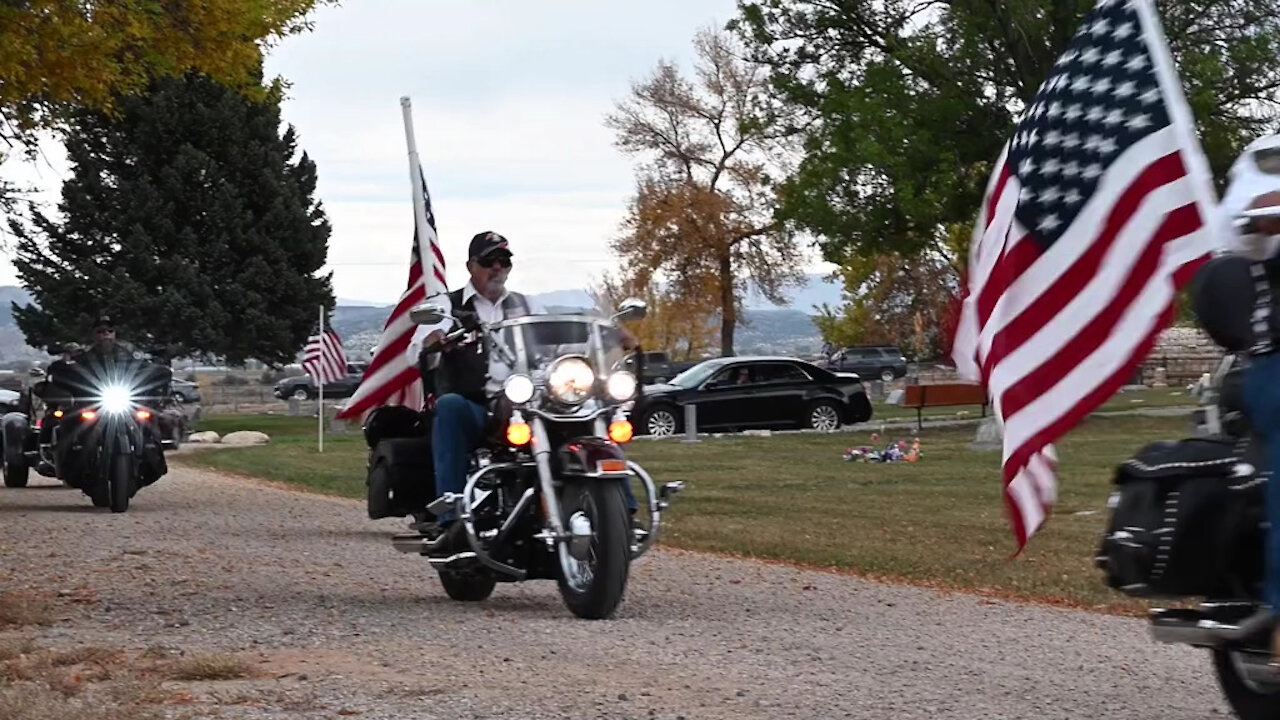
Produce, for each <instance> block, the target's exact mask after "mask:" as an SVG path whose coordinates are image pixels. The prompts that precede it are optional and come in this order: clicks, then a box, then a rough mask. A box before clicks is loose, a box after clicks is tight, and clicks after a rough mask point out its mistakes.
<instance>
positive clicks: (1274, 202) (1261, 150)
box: [1218, 135, 1280, 665]
mask: <svg viewBox="0 0 1280 720" xmlns="http://www.w3.org/2000/svg"><path fill="white" fill-rule="evenodd" d="M1230 179H1231V182H1230V185H1229V186H1228V187H1227V192H1226V194H1225V195H1224V196H1223V199H1222V204H1221V207H1220V209H1219V218H1218V220H1219V226H1218V231H1219V232H1220V233H1222V234H1223V236H1225V237H1227V238H1230V243H1231V245H1232V249H1233V250H1235V251H1236V252H1237V253H1239V254H1241V255H1244V256H1246V257H1249V258H1250V259H1252V260H1256V261H1267V260H1271V261H1274V260H1276V259H1277V257H1276V256H1277V251H1278V250H1280V214H1278V215H1276V216H1271V217H1259V218H1253V219H1251V220H1250V223H1249V225H1248V226H1246V227H1244V228H1241V229H1240V230H1236V228H1235V226H1234V225H1233V222H1234V220H1235V218H1236V217H1237V216H1238V215H1239V213H1240V212H1241V211H1243V210H1245V209H1258V208H1264V207H1280V135H1271V136H1268V137H1264V138H1259V139H1258V140H1255V141H1254V142H1252V143H1250V144H1249V146H1248V147H1246V148H1245V149H1244V152H1242V153H1241V155H1240V157H1239V158H1238V159H1237V160H1236V162H1235V164H1234V165H1232V167H1231V171H1230ZM1267 275H1268V277H1269V279H1270V282H1269V284H1270V285H1271V286H1272V289H1271V293H1272V295H1274V294H1275V293H1276V292H1278V291H1280V286H1277V285H1276V282H1275V280H1276V278H1275V269H1274V268H1272V269H1269V271H1268V273H1267ZM1264 312H1265V313H1270V312H1271V309H1270V308H1266V309H1265V310H1264ZM1255 317H1257V316H1255ZM1262 317H1266V315H1265V314H1264V315H1263V316H1262ZM1277 343H1280V338H1275V337H1272V336H1271V333H1269V332H1264V333H1262V334H1260V335H1259V336H1258V337H1257V338H1256V339H1255V345H1254V347H1253V348H1252V349H1251V350H1250V355H1251V358H1250V363H1249V364H1248V367H1247V368H1246V369H1245V380H1244V383H1245V384H1244V397H1245V404H1246V411H1247V413H1248V416H1249V420H1250V423H1251V424H1252V425H1253V427H1254V429H1255V431H1256V432H1257V433H1258V435H1259V436H1260V437H1261V438H1262V440H1263V441H1264V443H1265V444H1266V447H1267V454H1268V457H1267V465H1268V466H1269V467H1270V468H1271V470H1272V476H1271V479H1270V480H1269V482H1268V483H1267V498H1266V516H1267V522H1268V525H1269V529H1268V530H1267V541H1266V542H1267V544H1266V553H1265V556H1266V560H1265V566H1264V573H1263V574H1264V581H1263V598H1262V599H1263V601H1264V602H1265V603H1266V604H1267V606H1269V608H1270V611H1271V614H1272V615H1273V616H1276V617H1280V479H1277V476H1276V474H1275V473H1276V472H1277V471H1280V382H1277V380H1276V379H1277V378H1280V352H1277V350H1280V347H1277ZM1271 654H1272V664H1273V665H1274V664H1278V663H1280V622H1277V623H1276V625H1275V629H1274V631H1273V633H1272V650H1271Z"/></svg>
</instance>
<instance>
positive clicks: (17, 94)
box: [0, 0, 333, 209]
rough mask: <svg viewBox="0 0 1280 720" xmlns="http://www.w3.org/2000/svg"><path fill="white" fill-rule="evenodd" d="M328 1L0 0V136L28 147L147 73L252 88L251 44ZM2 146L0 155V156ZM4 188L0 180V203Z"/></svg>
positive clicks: (301, 25)
mask: <svg viewBox="0 0 1280 720" xmlns="http://www.w3.org/2000/svg"><path fill="white" fill-rule="evenodd" d="M331 2H333V0H202V1H201V2H182V1H180V0H113V2H97V1H95V0H8V1H7V2H3V3H0V38H4V42H0V141H4V143H5V144H6V145H7V146H8V147H10V148H13V147H15V144H26V145H27V146H28V149H31V148H33V147H34V142H33V140H34V137H35V133H37V132H38V131H40V130H54V129H58V128H60V127H62V126H63V121H64V120H65V118H66V117H67V113H68V112H70V111H71V110H72V109H74V108H78V107H88V108H93V109H98V110H104V111H108V110H110V109H111V108H113V107H114V106H115V105H116V103H117V101H118V99H119V98H120V97H122V96H126V95H129V94H132V93H136V92H138V91H140V90H143V89H145V88H146V87H147V84H148V82H149V81H150V80H151V79H152V78H155V77H160V76H172V75H181V74H183V73H185V72H187V71H189V70H194V71H199V72H202V73H204V74H207V75H209V76H210V77H214V78H216V79H218V80H220V81H222V82H225V83H228V84H231V85H233V86H235V87H238V88H241V89H244V90H247V91H253V92H258V93H259V94H260V91H261V90H262V88H261V87H260V85H258V84H257V83H256V82H255V81H254V73H255V68H256V67H257V65H258V60H259V56H260V51H261V48H260V47H259V45H260V43H262V44H269V43H271V42H274V41H276V40H279V39H280V38H282V37H285V36H287V35H290V34H293V33H296V32H299V31H301V30H304V29H306V28H307V27H308V26H309V25H308V23H307V21H306V15H307V13H309V12H310V11H311V10H312V9H313V8H314V7H315V6H316V5H321V4H328V3H331ZM2 159H3V153H0V160H2ZM14 190H15V189H14V188H3V187H0V209H3V204H4V203H6V202H11V201H12V199H13V197H14V195H13V192H14Z"/></svg>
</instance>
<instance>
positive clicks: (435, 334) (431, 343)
mask: <svg viewBox="0 0 1280 720" xmlns="http://www.w3.org/2000/svg"><path fill="white" fill-rule="evenodd" d="M443 341H444V331H443V330H432V331H431V332H430V333H428V334H427V336H426V337H425V338H423V340H422V347H424V348H426V349H427V350H432V351H436V350H440V349H441V348H440V347H438V346H439V345H440V343H441V342H443Z"/></svg>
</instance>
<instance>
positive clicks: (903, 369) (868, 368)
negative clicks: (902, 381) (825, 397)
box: [826, 345, 907, 382]
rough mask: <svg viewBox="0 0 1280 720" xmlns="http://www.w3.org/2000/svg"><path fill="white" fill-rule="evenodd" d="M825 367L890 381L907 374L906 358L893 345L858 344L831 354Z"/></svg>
mask: <svg viewBox="0 0 1280 720" xmlns="http://www.w3.org/2000/svg"><path fill="white" fill-rule="evenodd" d="M826 367H827V369H828V370H832V371H835V372H854V373H857V374H858V375H860V376H862V377H864V378H870V377H878V378H880V379H881V380H883V381H885V382H890V381H892V380H894V379H895V378H900V377H904V376H905V375H906V374H907V358H906V357H904V356H903V355H902V351H901V350H899V349H898V348H897V346H894V345H859V346H854V347H847V348H845V349H843V350H841V351H839V352H837V353H836V354H834V355H832V356H831V357H830V359H828V360H827V363H826Z"/></svg>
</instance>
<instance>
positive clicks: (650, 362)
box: [614, 351, 698, 385]
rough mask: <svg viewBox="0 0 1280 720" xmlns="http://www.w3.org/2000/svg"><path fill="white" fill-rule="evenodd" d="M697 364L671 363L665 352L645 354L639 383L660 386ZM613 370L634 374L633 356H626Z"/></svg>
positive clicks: (634, 363)
mask: <svg viewBox="0 0 1280 720" xmlns="http://www.w3.org/2000/svg"><path fill="white" fill-rule="evenodd" d="M697 364H698V363H696V362H672V361H671V356H670V355H669V354H667V353H665V352H660V351H653V352H646V353H645V354H644V377H642V378H640V382H642V383H644V384H646V385H652V384H655V383H656V384H659V385H660V384H662V383H665V382H668V381H669V380H671V378H673V377H675V376H677V375H679V374H680V373H682V372H684V371H685V370H688V369H689V368H691V367H693V366H694V365H697ZM614 369H615V370H620V369H626V370H629V371H631V372H633V373H634V372H635V371H636V362H635V356H634V355H628V356H627V359H626V360H625V361H623V362H619V363H617V364H616V365H615V366H614Z"/></svg>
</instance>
